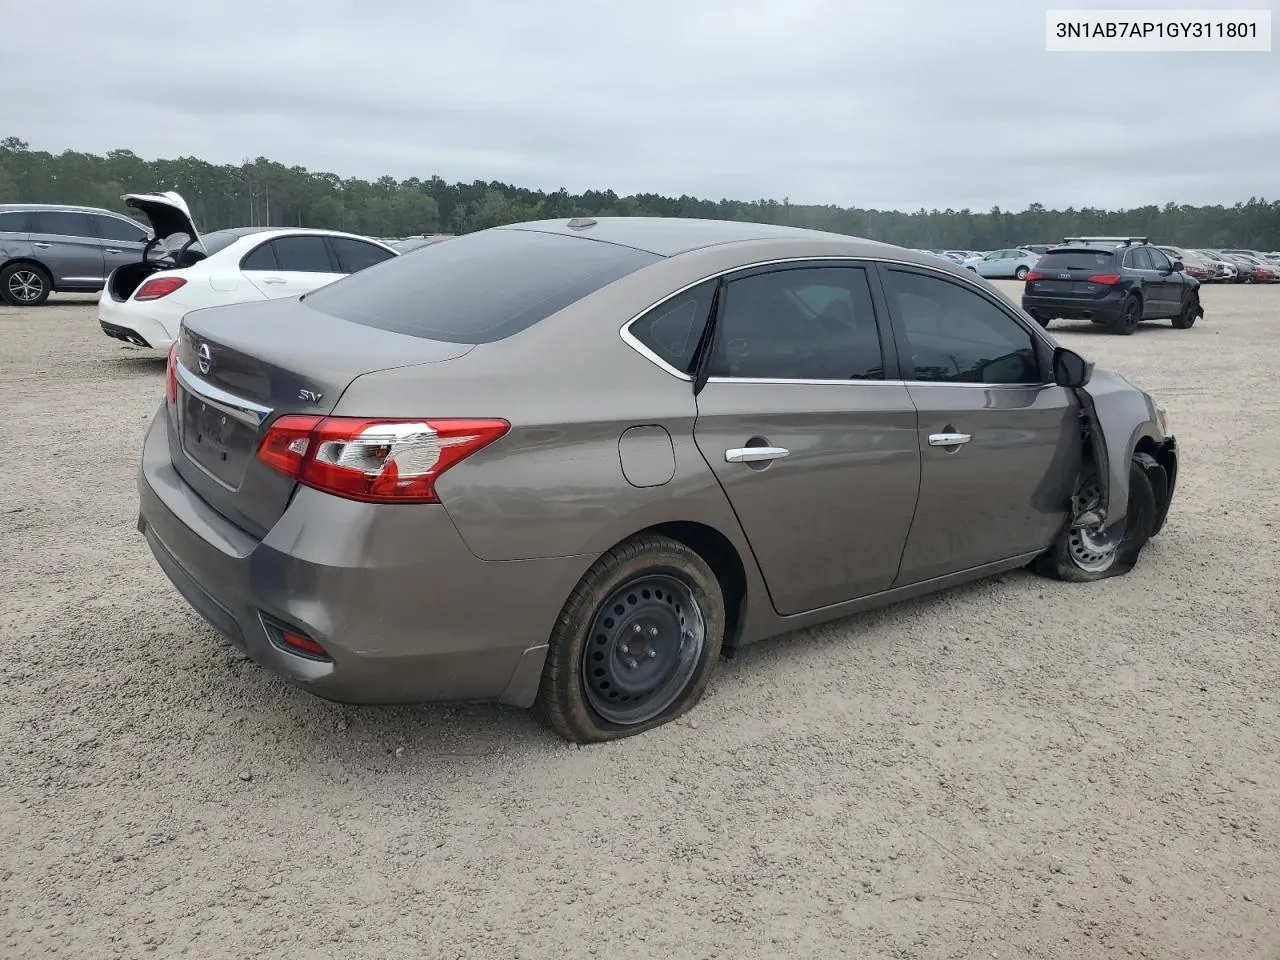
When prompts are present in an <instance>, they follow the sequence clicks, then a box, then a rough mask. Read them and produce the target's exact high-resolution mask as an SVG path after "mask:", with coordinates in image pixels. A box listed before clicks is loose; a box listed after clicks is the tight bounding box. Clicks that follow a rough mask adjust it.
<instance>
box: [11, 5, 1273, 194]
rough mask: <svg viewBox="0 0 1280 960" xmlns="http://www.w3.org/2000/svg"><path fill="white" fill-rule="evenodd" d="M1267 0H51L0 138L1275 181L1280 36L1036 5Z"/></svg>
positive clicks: (412, 167) (731, 178)
mask: <svg viewBox="0 0 1280 960" xmlns="http://www.w3.org/2000/svg"><path fill="white" fill-rule="evenodd" d="M1276 3H1277V0H1236V2H1230V0H1226V2H1224V0H1200V2H1199V4H1196V3H1194V2H1193V3H1185V2H1184V3H1181V4H1180V3H1177V2H1176V0H1166V2H1164V3H1149V2H1144V0H1128V2H1124V3H1113V4H1105V3H1097V2H1092V3H1091V2H1089V0H1058V2H1046V0H969V2H964V0H768V2H762V0H537V2H533V0H506V2H494V0H452V2H447V3H441V2H438V0H361V2H355V0H305V2H283V0H259V2H256V3H245V2H239V0H237V2H230V0H201V2H197V3H181V4H164V5H161V6H156V7H155V8H154V9H153V10H151V11H150V12H149V13H148V12H145V8H143V7H132V6H130V11H131V12H129V13H127V14H126V13H124V12H123V10H122V8H121V7H120V5H118V4H111V3H102V2H101V0H50V3H49V4H48V5H47V6H46V7H44V8H42V12H41V15H40V17H39V19H40V21H41V22H42V23H44V24H45V26H44V27H43V28H42V29H43V31H44V32H43V33H42V34H41V39H40V40H39V41H38V42H34V43H25V42H24V43H9V44H6V46H5V52H4V55H3V58H0V79H2V80H3V81H4V83H3V86H4V88H5V89H6V90H7V91H8V95H7V96H6V98H5V107H4V110H3V113H2V114H0V127H3V129H0V136H17V137H20V138H22V139H24V140H27V141H28V142H29V143H30V144H31V145H32V146H33V147H36V148H39V149H46V150H52V151H55V152H56V151H61V150H63V149H67V148H72V149H77V150H86V151H91V152H95V153H97V152H105V151H107V150H110V149H114V148H127V149H131V150H133V151H135V152H136V153H138V154H140V155H142V156H144V157H147V158H155V157H174V156H185V155H194V156H198V157H202V158H205V159H208V160H212V161H215V162H220V163H226V162H239V161H240V160H242V159H245V158H252V157H256V156H260V155H261V156H266V157H269V158H271V159H273V160H279V161H282V162H284V163H286V164H300V165H303V166H306V167H309V168H311V169H317V170H328V171H332V172H335V173H338V174H341V175H343V176H361V177H366V178H376V177H378V176H380V175H382V174H391V175H392V176H395V177H396V178H397V179H401V178H405V177H410V176H419V177H429V176H431V175H432V174H439V175H440V176H442V177H444V178H445V179H446V180H449V181H454V180H464V181H471V180H477V179H480V180H503V181H507V182H510V183H514V184H518V185H521V186H529V187H534V188H541V189H547V190H555V189H558V188H559V187H561V186H564V187H567V188H568V189H569V190H570V191H572V192H579V191H581V190H584V189H590V188H595V189H607V188H612V189H614V190H616V191H617V192H618V193H620V194H627V193H640V192H657V193H663V194H676V195H678V194H682V193H688V194H692V195H695V196H700V197H708V198H712V199H719V198H722V197H729V198H733V199H744V200H749V199H758V198H761V197H772V198H776V199H782V198H783V197H789V198H790V199H791V201H792V202H793V203H836V204H839V205H841V206H860V207H879V208H897V209H907V210H911V209H917V208H919V207H921V206H924V207H939V208H945V207H955V208H961V207H965V206H968V207H972V208H975V209H986V208H988V207H990V206H991V205H992V204H999V205H1000V206H1002V207H1004V208H1006V209H1021V208H1022V207H1024V206H1025V205H1026V204H1028V203H1030V202H1033V201H1039V202H1041V203H1044V204H1045V205H1047V206H1051V207H1064V206H1067V205H1076V206H1080V205H1093V206H1105V207H1127V206H1134V205H1138V204H1143V203H1163V202H1166V201H1169V200H1174V201H1177V202H1183V203H1218V202H1224V203H1226V202H1234V201H1235V200H1240V199H1247V198H1248V197H1249V196H1250V195H1260V196H1262V195H1265V196H1267V197H1268V198H1276V197H1280V82H1278V81H1280V53H1277V52H1272V53H1218V54H1186V53H1177V54H1173V53H1169V54H1064V53H1046V52H1045V49H1044V45H1045V19H1044V11H1045V10H1046V9H1051V8H1052V9H1061V8H1064V7H1067V8H1085V7H1093V8H1108V7H1111V8H1116V7H1128V8H1136V7H1153V8H1166V9H1167V8H1169V7H1171V6H1185V7H1190V8H1195V7H1196V6H1199V7H1200V8H1211V9H1221V8H1224V7H1228V6H1230V7H1256V8H1263V9H1273V10H1274V8H1275V6H1276ZM126 6H129V5H126ZM1276 19H1277V20H1280V18H1276ZM1278 49H1280V48H1278Z"/></svg>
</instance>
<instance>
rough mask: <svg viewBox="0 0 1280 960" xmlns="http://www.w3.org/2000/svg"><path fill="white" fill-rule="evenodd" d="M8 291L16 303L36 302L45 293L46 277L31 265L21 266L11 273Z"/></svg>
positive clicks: (7, 286)
mask: <svg viewBox="0 0 1280 960" xmlns="http://www.w3.org/2000/svg"><path fill="white" fill-rule="evenodd" d="M6 291H7V292H8V294H9V296H10V298H12V300H13V302H14V303H36V302H38V301H39V300H40V299H41V298H42V297H43V296H44V293H45V284H44V277H42V276H40V274H39V273H37V272H36V271H35V270H32V269H31V268H30V267H19V268H18V269H17V270H14V271H13V272H12V273H10V274H9V282H8V284H7V285H6Z"/></svg>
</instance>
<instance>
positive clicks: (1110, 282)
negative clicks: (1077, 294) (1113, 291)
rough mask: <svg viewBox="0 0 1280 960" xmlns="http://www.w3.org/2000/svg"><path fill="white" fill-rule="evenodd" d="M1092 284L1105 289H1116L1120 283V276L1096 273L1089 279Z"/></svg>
mask: <svg viewBox="0 0 1280 960" xmlns="http://www.w3.org/2000/svg"><path fill="white" fill-rule="evenodd" d="M1089 282H1090V283H1100V284H1102V285H1103V286H1104V287H1114V286H1115V285H1116V284H1117V283H1119V282H1120V274H1118V273H1095V274H1094V275H1093V276H1091V277H1090V278H1089Z"/></svg>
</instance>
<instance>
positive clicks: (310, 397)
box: [298, 390, 324, 403]
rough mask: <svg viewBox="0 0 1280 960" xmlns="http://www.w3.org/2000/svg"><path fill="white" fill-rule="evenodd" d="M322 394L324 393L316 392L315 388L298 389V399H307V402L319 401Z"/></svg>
mask: <svg viewBox="0 0 1280 960" xmlns="http://www.w3.org/2000/svg"><path fill="white" fill-rule="evenodd" d="M322 396H324V394H321V393H316V392H315V391H314V390H299V391H298V399H299V400H305V401H307V403H319V402H320V398H321V397H322Z"/></svg>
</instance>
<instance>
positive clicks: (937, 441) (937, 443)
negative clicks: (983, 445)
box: [929, 433, 973, 447]
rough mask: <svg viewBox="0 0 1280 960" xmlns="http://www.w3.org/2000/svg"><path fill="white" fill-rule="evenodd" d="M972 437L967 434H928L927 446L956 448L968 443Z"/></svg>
mask: <svg viewBox="0 0 1280 960" xmlns="http://www.w3.org/2000/svg"><path fill="white" fill-rule="evenodd" d="M972 439H973V437H972V436H970V435H969V434H967V433H931V434H929V446H931V447H958V446H959V445H960V444H962V443H968V442H969V441H970V440H972Z"/></svg>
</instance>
